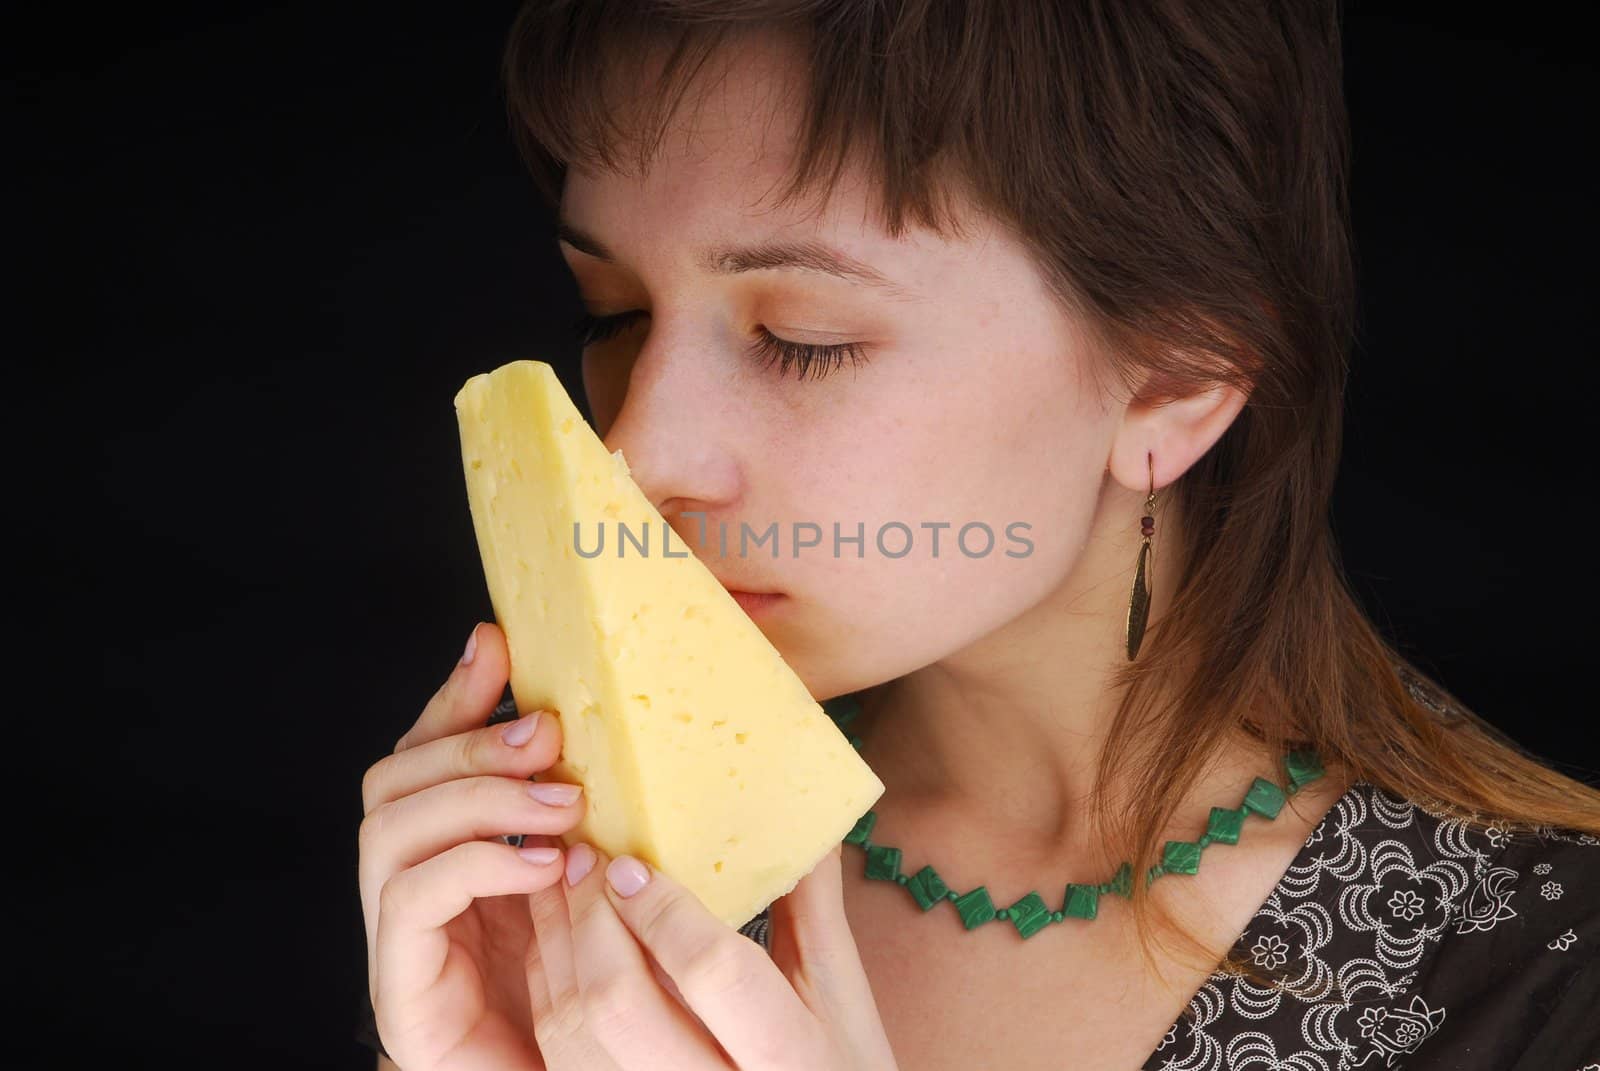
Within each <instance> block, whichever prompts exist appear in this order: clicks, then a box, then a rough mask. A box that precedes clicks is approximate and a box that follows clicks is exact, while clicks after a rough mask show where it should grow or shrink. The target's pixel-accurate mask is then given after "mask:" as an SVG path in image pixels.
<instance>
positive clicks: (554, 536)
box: [455, 361, 884, 927]
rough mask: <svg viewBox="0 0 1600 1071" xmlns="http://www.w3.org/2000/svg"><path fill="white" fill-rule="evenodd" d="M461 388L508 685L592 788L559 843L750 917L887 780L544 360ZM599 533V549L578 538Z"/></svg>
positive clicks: (576, 778) (725, 916) (472, 486)
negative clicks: (555, 729) (552, 714)
mask: <svg viewBox="0 0 1600 1071" xmlns="http://www.w3.org/2000/svg"><path fill="white" fill-rule="evenodd" d="M455 406H456V418H457V422H458V424H459V426H460V430H461V455H462V464H463V467H464V469H465V472H466V478H467V500H468V502H469V504H470V506H471V509H472V522H473V527H474V529H475V530H476V532H477V538H478V551H479V554H480V556H481V557H482V559H483V570H484V575H485V577H486V578H487V580H488V586H489V597H490V600H491V601H492V603H493V605H494V612H495V617H496V619H497V620H498V622H499V624H500V627H501V628H502V629H503V630H504V631H505V635H506V641H507V643H508V645H509V647H510V652H511V691H512V694H513V695H514V696H515V697H516V701H517V708H518V710H519V711H521V712H523V713H527V712H528V711H531V710H536V709H541V708H544V709H551V710H554V711H556V712H557V713H558V715H559V717H560V719H561V729H562V733H563V738H564V743H563V747H562V754H561V759H560V761H559V762H558V763H557V764H556V765H555V766H553V767H551V768H550V769H549V770H548V771H546V772H544V773H541V774H540V775H539V780H551V781H569V782H573V783H576V784H581V785H583V786H584V793H585V795H586V796H587V798H588V811H587V814H586V815H585V816H584V819H583V821H582V822H581V823H580V824H579V825H578V826H576V827H575V828H574V829H573V830H572V831H571V833H569V834H568V835H567V836H565V837H564V838H563V839H564V841H565V842H566V843H568V844H573V843H576V842H577V841H579V840H585V841H588V842H589V843H591V844H594V845H596V846H597V847H599V848H601V849H602V850H604V851H605V852H607V853H608V854H609V855H611V856H612V857H616V856H618V855H622V854H624V853H626V854H630V855H634V856H637V857H638V858H640V859H643V860H645V861H646V862H648V863H650V864H651V865H652V866H655V867H657V868H658V869H659V870H661V871H662V873H665V874H667V875H668V876H670V877H672V878H673V879H674V880H676V881H678V882H680V883H681V884H683V885H684V886H686V887H687V888H688V889H689V890H690V891H692V892H694V893H695V894H696V895H697V896H698V897H699V898H700V900H701V901H702V902H703V903H704V904H705V905H706V907H707V908H709V909H710V911H711V912H712V913H713V914H714V915H716V916H717V917H718V918H720V919H722V920H723V921H724V922H726V923H727V924H728V925H730V926H735V927H737V926H742V925H743V924H744V923H746V922H748V921H749V920H750V919H751V918H753V917H754V916H755V915H756V914H757V913H759V912H760V911H761V910H762V909H763V908H765V907H766V906H768V905H769V904H770V903H772V901H773V900H776V899H777V898H778V897H780V896H783V895H784V894H786V893H788V892H790V891H791V890H792V889H793V888H794V887H795V885H796V883H798V882H799V880H800V879H801V878H802V877H804V876H805V875H806V874H807V873H809V872H810V871H811V869H812V868H813V867H814V866H815V865H816V864H817V862H818V861H819V860H820V859H821V858H822V857H823V856H824V855H825V854H827V852H828V851H829V850H831V849H832V848H833V846H834V845H836V844H838V843H839V842H840V841H842V840H843V839H844V837H845V835H846V834H847V833H849V831H850V829H851V827H852V826H854V824H855V823H856V821H857V820H858V819H859V818H860V817H861V816H862V815H863V814H865V813H866V812H867V810H868V809H870V808H871V807H872V804H873V803H874V802H875V801H876V800H877V799H878V797H879V796H881V795H882V794H883V792H884V785H883V782H882V781H880V780H879V779H878V777H877V775H875V774H874V773H873V772H872V770H871V768H870V767H868V766H867V764H866V763H865V762H863V761H862V759H861V757H860V756H859V755H857V754H856V752H855V750H854V749H853V748H852V747H851V746H850V743H849V741H848V740H847V739H846V738H845V736H844V735H843V733H841V732H840V730H839V728H838V727H837V726H835V725H834V723H833V721H832V720H831V719H830V718H829V717H828V715H827V713H826V712H825V711H824V710H823V709H822V707H821V706H819V705H818V704H817V702H816V701H815V700H814V699H813V698H812V696H811V694H810V693H809V692H808V691H807V690H806V687H805V685H804V684H803V683H802V682H801V680H800V678H799V677H797V676H795V674H794V671H793V670H791V669H790V668H789V666H788V665H787V664H785V662H784V661H783V658H782V657H781V656H780V655H779V654H778V651H777V649H776V648H774V647H773V646H772V643H771V642H770V641H769V640H768V639H767V638H766V636H765V635H764V634H763V633H762V632H761V630H760V629H759V628H757V627H756V625H755V623H754V622H753V621H751V620H750V618H749V617H748V616H747V615H746V614H745V612H744V611H743V610H742V609H741V608H740V606H739V604H738V603H737V602H735V601H734V599H733V596H731V595H729V594H728V592H727V590H726V589H725V588H723V587H722V585H721V584H719V583H718V582H717V580H716V578H715V577H714V576H713V575H712V574H711V571H710V570H709V569H707V568H706V567H705V565H704V564H703V563H702V562H701V561H700V559H699V558H697V557H696V556H695V548H694V547H693V546H692V545H691V544H688V543H685V542H683V541H682V539H681V537H680V536H679V535H678V534H677V533H676V532H673V533H671V534H670V535H668V526H667V523H666V521H665V519H664V518H663V517H662V516H661V514H660V513H659V512H657V510H656V509H655V507H654V506H652V505H651V504H650V502H649V500H648V499H647V498H646V497H645V496H644V494H643V492H641V491H640V490H639V487H638V485H637V484H635V483H634V482H633V480H632V479H631V478H630V477H629V475H628V467H627V462H626V461H625V459H624V458H623V457H622V453H621V451H618V452H617V453H615V454H611V453H608V452H607V451H606V448H605V445H604V444H603V443H602V442H601V441H600V439H599V437H598V436H596V435H595V433H594V431H593V430H592V429H591V428H590V427H589V425H588V423H587V422H586V421H585V420H584V419H583V416H582V414H580V413H579V412H578V410H577V408H576V407H575V406H574V405H573V403H572V399H571V398H569V397H568V396H567V392H566V390H565V389H564V388H563V387H562V386H561V383H560V381H559V380H558V379H557V378H556V375H555V372H554V370H553V369H552V368H551V367H550V366H549V365H548V364H545V363H544V362H542V361H515V362H512V363H511V364H508V365H505V366H503V367H501V368H497V369H496V370H494V371H493V372H489V373H486V374H484V375H478V376H474V377H472V378H471V379H469V380H468V381H467V383H466V385H465V386H463V387H462V388H461V390H460V392H459V393H458V394H457V395H456V399H455ZM575 525H576V526H577V530H576V535H577V537H578V538H577V539H575V528H574V526H575ZM624 528H625V529H626V530H627V532H626V534H624V532H623V529H624ZM602 531H603V536H604V540H605V542H604V550H603V552H602V553H600V554H599V555H598V556H595V557H586V556H585V554H580V553H578V547H579V546H581V547H582V549H583V550H584V551H585V553H592V552H593V551H594V550H595V548H596V546H597V545H598V543H599V540H600V539H601V538H602ZM641 548H642V549H641Z"/></svg>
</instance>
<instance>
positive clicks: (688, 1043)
mask: <svg viewBox="0 0 1600 1071" xmlns="http://www.w3.org/2000/svg"><path fill="white" fill-rule="evenodd" d="M534 839H537V840H547V839H549V838H534ZM591 857H592V858H593V863H592V865H588V866H587V869H586V864H588V861H589V859H590V858H591ZM567 872H568V874H569V875H570V876H571V878H573V879H576V884H570V885H569V884H566V883H563V884H562V886H561V887H551V888H548V889H544V890H541V891H539V892H536V893H533V894H532V895H530V896H529V897H528V900H529V903H530V905H531V909H532V912H533V927H534V933H535V936H536V938H537V940H536V941H535V943H534V949H533V954H531V955H530V956H529V959H528V965H527V966H528V989H529V992H530V993H531V994H532V1000H533V1019H534V1023H535V1024H536V1030H537V1032H538V1039H539V1048H540V1050H541V1051H542V1052H543V1054H544V1058H545V1060H546V1061H547V1063H548V1065H549V1067H550V1069H551V1071H612V1069H619V1071H728V1069H737V1071H791V1069H792V1071H802V1069H804V1071H894V1068H895V1061H894V1055H893V1053H892V1052H891V1050H890V1048H889V1040H888V1037H887V1036H886V1034H885V1033H884V1029H883V1023H882V1020H881V1019H880V1018H879V1017H878V1009H877V1005H876V1003H875V1002H874V1001H873V998H872V989H871V986H870V985H869V983H868V981H867V976H866V971H865V970H864V969H863V968H862V965H861V958H860V955H859V954H858V953H857V951H856V945H855V939H854V937H853V936H852V935H851V933H850V926H849V922H848V920H847V919H846V917H845V912H844V886H843V881H842V879H841V876H840V848H839V847H837V846H835V848H834V849H833V850H832V851H831V852H829V853H828V854H827V855H826V856H824V857H823V859H822V861H821V862H819V863H818V864H817V865H816V867H814V868H813V869H812V871H811V873H809V874H808V875H806V877H804V878H802V879H801V881H800V883H799V884H798V885H796V886H795V888H794V890H793V891H792V892H790V893H789V894H788V895H787V896H784V897H781V898H780V899H778V900H777V901H775V902H774V903H773V905H772V913H771V923H772V931H771V932H772V946H773V948H772V955H771V956H770V957H769V956H768V955H767V953H766V952H765V951H764V950H763V949H762V948H761V946H760V945H758V944H756V943H755V942H754V941H752V940H750V939H749V938H748V937H745V936H744V935H743V934H741V933H739V932H738V931H736V930H733V929H731V928H729V927H728V925H727V924H726V923H724V922H723V921H721V920H720V919H718V918H717V917H716V916H714V915H712V914H711V912H710V911H708V910H707V909H706V907H705V905H704V904H702V903H701V902H700V900H699V899H698V898H697V897H695V896H694V895H693V894H692V893H690V892H689V891H688V890H687V889H685V888H684V887H683V886H681V885H679V884H678V883H677V882H675V881H673V880H672V879H671V878H669V877H667V876H666V875H665V874H662V873H661V872H660V871H658V870H655V869H654V868H653V867H650V866H648V865H646V864H644V863H642V862H640V861H638V860H634V859H632V858H630V857H628V856H622V857H620V858H618V859H616V860H608V859H607V858H606V856H605V855H604V853H601V852H599V851H597V850H596V849H594V848H592V847H591V846H589V845H587V844H583V843H579V844H576V845H573V847H572V848H571V849H570V850H569V851H568V852H567ZM641 877H643V878H646V879H647V880H645V882H644V884H643V885H642V886H639V885H638V881H639V879H640V878H641ZM613 883H615V884H613ZM618 885H620V886H621V891H619V889H618V888H617V886H618ZM624 893H626V894H627V895H624ZM658 965H659V966H658Z"/></svg>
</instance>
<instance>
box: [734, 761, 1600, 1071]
mask: <svg viewBox="0 0 1600 1071" xmlns="http://www.w3.org/2000/svg"><path fill="white" fill-rule="evenodd" d="M769 921H770V920H769V913H768V912H766V911H763V912H762V913H761V914H760V915H757V916H756V917H755V918H754V919H752V920H751V921H750V922H749V923H747V924H746V925H745V926H743V927H741V929H740V932H741V933H743V934H745V935H746V936H747V937H749V938H751V939H752V940H754V941H756V942H757V943H759V944H760V945H762V947H763V948H768V949H769V951H770V942H769V936H768V934H769ZM916 921H917V920H915V919H911V920H910V922H911V924H913V925H914V924H915V923H916ZM1597 948H1600V839H1597V838H1595V837H1594V836H1591V835H1589V834H1587V833H1573V832H1570V831H1560V830H1555V829H1550V828H1548V827H1546V828H1542V829H1540V830H1537V831H1535V832H1533V833H1528V832H1522V833H1517V834H1516V835H1514V836H1513V835H1511V834H1508V833H1506V832H1505V831H1504V830H1502V829H1499V828H1497V827H1493V826H1491V827H1489V828H1488V829H1487V830H1473V829H1469V828H1468V827H1467V826H1466V824H1465V823H1464V822H1461V821H1459V820H1456V819H1452V818H1447V817H1443V816H1442V815H1440V814H1437V813H1434V812H1432V811H1429V810H1428V809H1426V808H1424V807H1422V806H1420V805H1418V804H1417V803H1414V802H1411V801H1408V800H1404V799H1400V798H1398V797H1396V796H1393V795H1391V794H1389V793H1387V792H1385V791H1383V790H1382V789H1379V788H1376V787H1374V786H1372V785H1369V784H1364V783H1363V784H1356V785H1353V786H1351V787H1350V788H1349V789H1348V790H1347V791H1346V792H1345V793H1344V795H1342V796H1341V797H1340V798H1339V799H1338V800H1337V801H1336V802H1335V803H1334V804H1333V806H1332V807H1331V808H1329V810H1328V811H1327V813H1326V814H1325V815H1324V816H1323V818H1322V820H1321V821H1320V822H1319V823H1318V825H1317V827H1316V828H1315V829H1314V830H1313V831H1312V832H1311V834H1310V835H1309V836H1308V837H1307V839H1306V841H1305V843H1304V845H1302V847H1301V849H1300V852H1299V853H1298V855H1297V856H1296V857H1295V860H1294V862H1293V863H1291V864H1290V866H1289V868H1288V870H1287V871H1285V872H1284V875H1283V877H1282V879H1281V880H1280V881H1279V882H1278V885H1277V887H1276V888H1275V889H1274V890H1273V892H1272V893H1271V895H1270V896H1268V898H1267V900H1266V901H1265V903H1263V904H1262V905H1261V908H1260V910H1259V911H1257V913H1256V915H1255V917H1254V919H1253V920H1252V921H1251V923H1250V925H1249V926H1248V927H1247V928H1246V929H1245V931H1244V933H1242V934H1241V935H1240V936H1239V938H1238V940H1237V942H1236V943H1235V946H1234V950H1235V953H1236V955H1238V956H1239V957H1240V958H1249V959H1250V960H1251V962H1253V963H1254V964H1256V965H1257V966H1260V967H1263V968H1266V969H1268V970H1270V971H1272V972H1273V973H1274V975H1275V976H1276V977H1277V978H1278V980H1279V983H1280V984H1279V985H1276V986H1271V987H1268V986H1263V985H1261V984H1259V983H1254V982H1251V981H1249V980H1247V979H1245V978H1243V977H1242V976H1238V975H1235V974H1230V973H1228V972H1227V971H1225V970H1221V969H1219V970H1218V971H1217V972H1216V973H1214V974H1212V976H1211V977H1210V978H1209V979H1208V980H1207V981H1206V982H1205V984H1204V985H1202V986H1201V988H1200V990H1199V991H1198V992H1197V993H1195V994H1194V996H1193V997H1192V998H1191V999H1190V1001H1189V1006H1188V1009H1187V1010H1186V1012H1185V1014H1184V1015H1183V1016H1182V1017H1180V1018H1179V1020H1178V1021H1177V1022H1175V1023H1174V1024H1173V1025H1172V1027H1171V1029H1169V1030H1168V1031H1167V1034H1166V1036H1165V1037H1164V1038H1163V1039H1162V1040H1161V1042H1160V1044H1159V1045H1158V1046H1157V1047H1156V1050H1155V1051H1154V1052H1153V1053H1151V1054H1150V1057H1149V1058H1148V1059H1147V1060H1146V1061H1145V1063H1144V1065H1143V1071H1345V1069H1348V1068H1380V1067H1381V1068H1385V1069H1388V1071H1398V1069H1402V1068H1404V1069H1406V1071H1445V1069H1449V1071H1468V1069H1472V1071H1476V1069H1480V1068H1481V1069H1483V1071H1534V1069H1538V1071H1600V970H1597V956H1596V949H1597ZM1030 951H1031V950H1030ZM1020 954H1022V953H1021V951H1020V950H1019V955H1020ZM1063 1066H1065V1065H1063Z"/></svg>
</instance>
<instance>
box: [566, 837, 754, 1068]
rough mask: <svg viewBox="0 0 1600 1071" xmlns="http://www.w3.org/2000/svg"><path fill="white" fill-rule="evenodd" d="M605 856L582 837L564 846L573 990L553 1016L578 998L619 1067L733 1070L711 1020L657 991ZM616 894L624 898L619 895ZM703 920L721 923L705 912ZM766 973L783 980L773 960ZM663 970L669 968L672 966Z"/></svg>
mask: <svg viewBox="0 0 1600 1071" xmlns="http://www.w3.org/2000/svg"><path fill="white" fill-rule="evenodd" d="M587 856H592V857H593V865H592V867H590V869H589V870H588V872H587V873H585V874H583V875H581V876H579V878H578V881H577V883H576V884H571V883H570V882H571V877H572V876H573V873H574V870H576V869H578V868H581V866H582V865H583V863H584V861H585V858H586V857H587ZM609 862H610V860H609V859H608V858H607V857H606V855H605V853H604V852H601V851H598V850H596V849H595V848H594V847H593V846H591V845H589V844H587V843H583V842H580V843H578V844H574V845H572V846H571V847H570V848H569V849H568V850H567V863H568V867H567V874H568V881H569V884H568V886H567V890H566V891H567V907H568V911H569V913H570V917H571V922H572V931H571V940H572V952H573V965H574V967H575V968H576V972H577V991H576V992H573V991H568V992H565V993H553V994H552V1000H553V1003H554V1004H555V1006H556V1008H557V1009H558V1011H557V1014H558V1015H559V1009H560V1007H561V1005H562V1002H563V1001H572V1000H576V1001H578V1002H579V1006H580V1007H581V1008H582V1009H583V1022H584V1026H585V1028H586V1029H587V1030H589V1031H590V1032H591V1033H592V1034H593V1035H594V1037H595V1038H596V1040H598V1041H599V1042H600V1044H601V1046H602V1047H603V1048H604V1049H605V1050H606V1052H607V1053H609V1054H610V1056H611V1058H612V1059H613V1060H615V1061H616V1062H617V1064H618V1065H619V1066H621V1067H624V1068H628V1069H629V1071H632V1069H634V1068H640V1069H644V1068H657V1067H660V1068H670V1069H681V1071H705V1069H707V1068H717V1067H722V1068H730V1071H731V1065H730V1064H729V1063H728V1061H727V1060H726V1059H725V1058H724V1056H723V1054H722V1052H721V1050H720V1049H719V1048H718V1044H717V1039H716V1038H714V1037H712V1036H711V1034H708V1033H707V1026H708V1025H709V1024H706V1025H702V1024H701V1023H700V1022H698V1021H696V1019H695V1016H694V1015H693V1014H692V1013H691V1012H690V1011H689V1010H688V1009H687V1008H685V1007H684V1006H683V1005H682V1004H680V1003H678V1001H677V1000H675V999H673V997H672V996H670V995H669V994H668V993H667V992H666V990H664V989H662V987H661V985H660V984H659V983H658V982H657V981H656V979H655V975H654V973H653V972H652V971H651V968H650V964H649V962H648V960H647V958H646V956H645V952H644V949H642V948H640V947H639V942H638V941H637V940H635V938H634V935H633V933H632V932H630V930H629V928H628V927H627V926H626V925H625V924H624V923H623V921H622V920H621V919H620V918H619V917H618V915H617V911H616V909H615V908H614V907H613V906H612V896H613V894H612V893H611V891H610V889H609V887H608V885H607V882H606V867H607V864H608V863H609ZM616 899H617V901H618V902H621V903H626V901H623V900H621V898H620V897H617V898H616ZM701 910H702V911H703V910H704V909H703V908H702V909H701ZM706 918H707V919H710V921H712V922H713V923H716V924H717V925H721V923H717V920H715V919H712V918H711V916H710V915H709V914H707V915H706ZM722 929H723V930H724V931H725V932H726V933H727V934H728V935H729V936H731V937H735V938H737V939H738V940H744V938H742V937H739V935H737V934H735V933H734V932H733V931H732V930H729V929H728V927H726V926H722ZM745 943H746V944H750V947H751V950H752V951H756V952H760V950H759V949H757V948H756V947H755V945H754V944H751V943H750V942H749V941H746V942H745ZM762 954H763V955H764V953H762ZM663 966H664V967H665V966H666V965H665V963H663ZM768 971H769V972H770V973H771V974H772V976H773V978H774V979H776V980H777V981H778V982H779V984H782V978H781V977H780V976H779V975H778V973H777V971H775V970H773V969H772V968H771V966H770V965H769V966H768ZM667 973H668V974H669V975H671V974H672V972H671V970H670V969H669V970H668V971H667ZM674 977H675V976H674ZM713 1032H714V1028H713Z"/></svg>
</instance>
